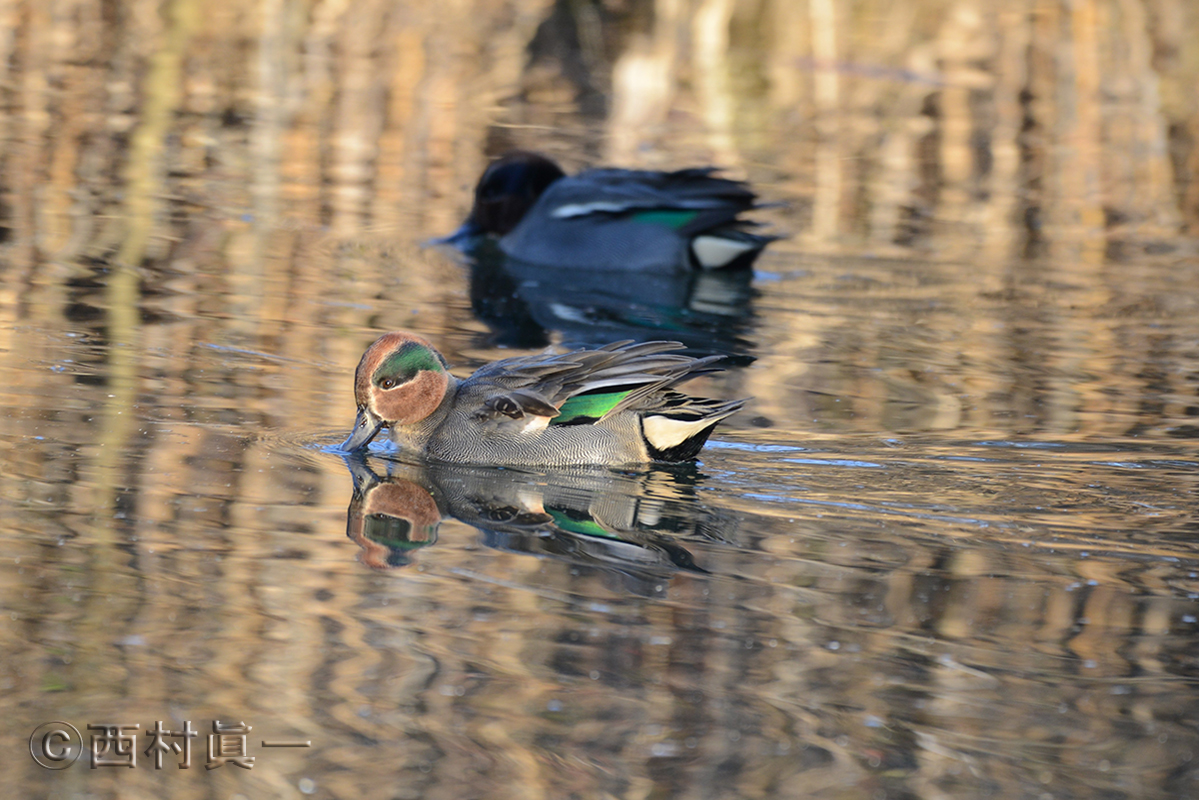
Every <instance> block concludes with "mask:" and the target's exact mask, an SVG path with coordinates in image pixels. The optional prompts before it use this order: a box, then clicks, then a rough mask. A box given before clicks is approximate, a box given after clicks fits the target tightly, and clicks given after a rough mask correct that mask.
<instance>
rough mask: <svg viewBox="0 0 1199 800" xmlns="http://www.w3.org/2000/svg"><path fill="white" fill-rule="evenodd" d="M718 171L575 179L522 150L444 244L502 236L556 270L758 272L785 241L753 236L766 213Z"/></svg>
mask: <svg viewBox="0 0 1199 800" xmlns="http://www.w3.org/2000/svg"><path fill="white" fill-rule="evenodd" d="M715 172H716V169H715V168H714V167H696V168H691V169H681V170H677V171H674V172H657V171H647V170H630V169H589V170H584V171H583V172H580V173H579V174H577V175H567V174H566V173H565V172H563V171H562V168H561V167H559V166H558V165H557V164H555V163H554V162H553V161H551V160H550V159H548V158H546V157H545V156H542V155H539V154H537V153H530V152H526V151H519V150H518V151H513V152H510V153H508V154H506V155H504V156H501V157H500V158H498V159H496V160H495V161H493V162H492V163H491V165H490V166H488V167H487V170H486V171H485V172H484V173H483V176H482V177H481V178H480V179H479V183H478V185H477V186H476V187H475V199H474V206H473V207H472V208H471V212H470V216H468V217H467V219H466V222H465V223H463V225H462V227H461V228H459V229H458V231H457V232H455V233H453V234H451V235H450V236H448V237H445V238H444V239H440V240H436V242H435V243H444V244H451V245H453V246H455V247H457V248H459V249H461V250H463V251H466V252H471V251H472V250H474V249H476V248H477V247H479V246H480V244H481V243H483V242H485V241H486V240H487V239H488V238H489V237H491V238H494V239H495V240H496V243H497V244H498V246H499V248H500V250H502V251H503V253H504V254H505V255H507V256H508V257H509V258H513V259H517V260H520V261H523V262H526V263H529V264H536V265H541V266H549V267H562V268H575V269H590V270H626V271H662V272H684V271H690V270H695V269H701V270H715V269H738V268H746V267H749V266H750V265H752V264H753V262H754V259H756V258H757V257H758V255H759V254H760V253H761V252H762V249H763V248H765V247H766V245H767V244H769V243H770V242H772V241H774V240H775V239H778V238H779V237H778V236H771V235H767V234H760V233H751V232H750V230H749V229H750V228H753V227H755V226H756V223H754V222H752V221H750V220H745V219H741V218H740V215H741V214H742V213H743V212H745V211H749V210H751V209H754V208H758V207H760V206H759V204H758V203H757V196H756V195H755V194H754V193H753V191H751V190H750V189H749V187H748V186H747V185H746V184H745V183H744V182H742V181H735V180H729V179H727V178H719V177H715V175H714V173H715Z"/></svg>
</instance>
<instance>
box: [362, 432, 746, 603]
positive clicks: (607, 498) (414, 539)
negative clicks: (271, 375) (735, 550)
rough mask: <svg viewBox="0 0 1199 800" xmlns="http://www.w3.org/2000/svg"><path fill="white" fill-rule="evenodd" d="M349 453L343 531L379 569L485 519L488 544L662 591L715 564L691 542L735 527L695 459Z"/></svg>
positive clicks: (722, 535)
mask: <svg viewBox="0 0 1199 800" xmlns="http://www.w3.org/2000/svg"><path fill="white" fill-rule="evenodd" d="M344 458H345V461H346V465H347V466H348V467H349V470H350V475H351V476H352V478H353V482H354V493H353V496H352V497H351V499H350V506H349V510H348V512H347V514H346V535H347V536H348V537H349V538H350V539H352V540H353V541H354V542H355V543H356V544H357V545H358V546H359V547H360V548H362V552H361V554H360V555H359V558H360V560H361V561H362V562H363V563H364V564H366V565H367V566H369V567H372V568H374V569H395V568H398V567H403V566H406V565H407V564H409V563H411V562H412V560H413V556H414V554H415V553H416V551H418V550H420V549H422V548H424V547H429V546H431V545H433V544H435V543H436V542H437V533H438V527H439V525H440V523H441V520H442V519H443V518H445V517H453V518H455V519H458V520H460V521H461V522H464V523H466V524H467V525H470V526H472V527H475V528H478V529H479V531H480V533H481V534H482V543H483V544H484V545H486V546H487V547H490V548H493V549H496V550H502V551H506V552H513V553H525V554H528V555H535V556H541V557H547V558H554V559H560V560H563V561H566V562H568V563H570V564H572V565H574V566H577V567H579V568H583V569H594V570H598V571H599V572H601V573H602V574H603V576H604V577H605V582H607V583H609V584H611V585H613V586H614V588H619V589H623V590H624V591H627V592H630V593H633V594H636V595H640V596H646V597H649V596H665V593H666V589H667V585H668V583H669V581H670V579H671V577H672V576H673V575H675V574H676V573H678V572H680V571H682V572H689V573H692V574H706V573H707V570H705V569H703V568H702V567H700V566H699V565H697V564H696V563H695V559H694V557H693V556H692V554H691V551H690V550H688V548H687V547H686V546H685V544H686V543H687V542H688V541H691V542H702V541H727V540H728V539H729V538H731V537H732V535H733V534H734V533H735V531H736V528H737V518H736V517H735V516H734V515H733V514H731V513H729V512H723V511H719V510H715V509H711V508H708V507H706V506H704V505H702V504H700V503H699V502H698V501H697V499H696V492H695V483H696V480H697V478H698V477H699V476H698V473H697V471H696V468H695V465H694V464H685V465H670V466H654V467H651V468H649V469H647V470H646V471H645V472H640V473H624V472H615V471H611V470H603V469H585V468H581V469H576V470H554V471H540V470H532V469H530V470H524V469H495V468H491V467H469V466H460V465H448V464H447V465H442V464H409V463H406V462H400V461H392V460H378V461H375V460H371V461H368V459H367V458H366V457H365V456H363V455H361V454H356V455H352V456H345V457H344ZM373 464H377V465H381V466H383V468H384V469H383V473H382V474H380V473H379V472H376V471H375V469H373V468H372V465H373Z"/></svg>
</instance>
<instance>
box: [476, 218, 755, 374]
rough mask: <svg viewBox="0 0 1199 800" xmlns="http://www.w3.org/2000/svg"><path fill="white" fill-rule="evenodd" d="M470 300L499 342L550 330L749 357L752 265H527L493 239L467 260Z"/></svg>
mask: <svg viewBox="0 0 1199 800" xmlns="http://www.w3.org/2000/svg"><path fill="white" fill-rule="evenodd" d="M467 261H468V264H469V267H470V303H471V310H472V311H474V313H475V316H477V317H478V318H479V319H480V320H481V321H482V322H484V323H485V324H486V325H487V326H488V327H489V328H490V329H491V331H492V334H493V340H494V342H495V343H496V344H499V345H503V346H507V347H516V348H522V349H532V348H538V347H545V346H547V345H549V344H550V342H551V337H550V333H551V332H552V331H558V332H560V333H561V334H562V337H563V339H564V340H565V341H569V342H572V343H577V344H580V345H597V344H606V343H608V342H611V341H615V340H618V339H633V340H634V341H639V342H641V341H649V340H653V339H662V338H667V339H673V340H676V341H679V342H682V343H683V345H684V346H685V347H686V348H687V351H688V352H689V353H690V354H691V355H710V354H714V353H719V354H721V355H724V356H728V357H729V359H730V360H731V362H732V363H733V364H740V365H744V364H748V363H750V362H751V361H753V358H752V356H750V352H751V351H752V350H753V347H754V343H753V341H752V340H751V339H750V338H749V336H750V334H751V330H752V323H753V307H752V302H753V297H754V291H755V290H754V289H753V286H752V283H753V271H752V270H749V269H736V270H719V271H715V272H699V271H696V272H684V273H670V274H658V273H643V274H630V273H628V272H618V271H588V270H578V269H570V268H557V267H545V266H537V265H532V264H527V263H524V262H521V261H517V260H515V259H513V258H510V257H508V256H506V255H505V254H504V253H503V252H502V251H501V250H500V249H499V248H498V247H497V246H496V245H495V243H494V242H489V243H486V244H485V245H483V246H480V247H478V248H476V249H475V250H474V251H473V252H472V253H471V254H470V256H469V257H468V258H467Z"/></svg>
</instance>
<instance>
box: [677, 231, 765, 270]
mask: <svg viewBox="0 0 1199 800" xmlns="http://www.w3.org/2000/svg"><path fill="white" fill-rule="evenodd" d="M758 247H759V245H758V244H757V243H756V242H743V241H740V240H737V239H725V238H724V237H722V236H696V237H695V238H694V239H692V240H691V252H692V253H694V254H695V260H696V261H698V262H699V265H700V266H701V267H703V268H704V269H719V268H720V267H723V266H724V265H725V264H728V263H729V262H731V261H732V260H733V259H735V258H737V256H740V255H742V254H744V253H748V252H749V251H750V250H755V249H757V248H758Z"/></svg>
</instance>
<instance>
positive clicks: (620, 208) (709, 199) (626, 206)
mask: <svg viewBox="0 0 1199 800" xmlns="http://www.w3.org/2000/svg"><path fill="white" fill-rule="evenodd" d="M715 172H716V168H715V167H694V168H691V169H681V170H676V171H674V172H655V171H646V170H629V169H590V170H586V171H584V172H580V173H579V174H578V175H575V176H574V177H572V178H566V179H563V180H559V181H557V182H556V183H554V184H552V185H551V186H550V187H549V188H548V189H547V190H546V192H545V194H544V195H542V198H541V201H540V202H541V204H544V206H545V208H546V211H547V213H548V214H549V215H550V216H551V217H553V218H555V219H572V218H576V217H584V216H588V215H592V214H606V215H614V214H629V213H635V212H645V211H653V210H658V211H667V210H673V211H693V212H696V211H716V210H719V211H721V212H723V215H725V216H729V215H731V216H736V214H738V213H740V212H741V211H746V210H748V209H751V208H754V206H755V200H756V199H757V195H755V194H754V193H753V191H751V190H750V188H749V186H748V185H747V184H746V183H744V182H743V181H735V180H730V179H728V178H719V177H716V176H715V175H714V173H715Z"/></svg>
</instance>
